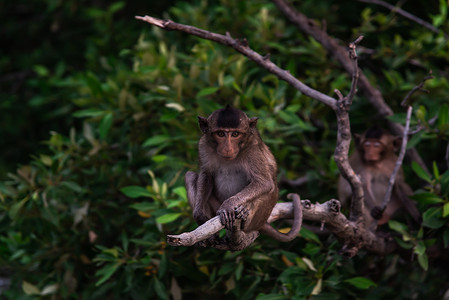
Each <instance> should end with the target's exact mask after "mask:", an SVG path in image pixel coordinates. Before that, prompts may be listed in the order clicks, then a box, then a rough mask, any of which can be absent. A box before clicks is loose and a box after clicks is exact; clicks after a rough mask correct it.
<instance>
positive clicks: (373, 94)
mask: <svg viewBox="0 0 449 300" xmlns="http://www.w3.org/2000/svg"><path fill="white" fill-rule="evenodd" d="M272 1H273V3H274V4H275V5H276V6H277V7H278V8H279V10H280V11H281V12H282V13H283V14H284V15H285V16H286V17H287V18H288V19H289V20H290V21H291V22H292V23H293V24H295V25H296V26H297V27H298V28H299V29H300V30H301V31H302V32H304V33H305V34H307V35H309V36H311V37H313V38H314V39H315V40H316V41H317V42H319V43H320V44H321V45H322V46H323V47H324V48H325V49H326V50H327V51H328V52H329V53H330V54H331V55H332V56H333V57H335V58H336V59H337V60H338V61H339V62H340V64H341V65H342V66H343V68H344V69H345V70H346V71H347V72H348V73H349V74H353V63H352V61H351V58H350V57H348V55H347V52H346V49H345V47H344V46H342V45H340V44H339V43H338V41H337V40H336V39H334V38H332V37H330V36H329V35H328V34H327V32H326V31H325V30H323V29H321V28H320V27H319V26H318V25H317V24H316V23H315V22H314V21H313V20H311V19H309V18H307V17H306V16H305V15H303V14H302V13H300V12H299V11H297V10H296V9H295V8H294V7H293V6H292V5H290V4H289V3H288V2H287V1H286V0H272ZM359 73H360V75H359V76H360V77H359V80H358V85H359V87H360V89H361V90H362V92H363V94H364V95H365V97H367V99H368V101H369V102H370V103H371V105H372V106H373V107H374V108H375V109H376V110H377V112H378V114H379V116H380V117H381V118H384V119H386V118H387V117H388V116H391V115H393V110H392V109H391V108H390V107H389V106H388V105H387V104H386V102H385V100H384V98H383V97H382V93H381V92H380V91H379V90H378V89H376V88H375V87H373V86H372V85H371V83H370V82H369V80H368V78H367V77H366V76H365V75H364V74H363V72H361V71H360V70H359ZM387 122H388V126H389V127H390V129H391V132H392V133H393V134H396V135H402V133H403V132H404V128H403V127H402V125H401V124H398V123H394V122H391V121H389V120H387ZM407 154H408V155H409V156H410V158H411V159H412V160H414V161H416V162H417V163H418V164H419V165H420V166H421V167H422V168H423V169H424V170H427V166H426V165H425V163H424V162H423V160H422V159H421V157H420V156H419V154H418V152H417V151H416V150H415V149H409V151H407Z"/></svg>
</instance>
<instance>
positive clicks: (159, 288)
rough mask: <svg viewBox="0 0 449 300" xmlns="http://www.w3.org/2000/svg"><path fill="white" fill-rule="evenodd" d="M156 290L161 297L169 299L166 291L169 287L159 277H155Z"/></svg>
mask: <svg viewBox="0 0 449 300" xmlns="http://www.w3.org/2000/svg"><path fill="white" fill-rule="evenodd" d="M154 291H155V292H156V294H157V295H158V297H159V299H168V295H167V292H166V291H167V288H166V287H165V286H164V284H163V283H162V282H161V281H160V280H159V279H158V278H157V277H154Z"/></svg>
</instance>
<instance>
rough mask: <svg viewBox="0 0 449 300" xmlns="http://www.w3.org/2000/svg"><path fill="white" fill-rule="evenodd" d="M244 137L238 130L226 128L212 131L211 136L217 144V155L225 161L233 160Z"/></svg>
mask: <svg viewBox="0 0 449 300" xmlns="http://www.w3.org/2000/svg"><path fill="white" fill-rule="evenodd" d="M244 135H245V134H244V133H242V132H240V131H238V130H235V129H228V128H223V129H219V130H216V131H214V132H213V133H212V136H213V138H214V140H215V142H217V148H216V151H217V154H218V155H219V156H220V157H222V158H224V159H225V160H233V159H235V158H236V157H237V156H238V154H239V152H240V146H241V144H242V141H243V138H244Z"/></svg>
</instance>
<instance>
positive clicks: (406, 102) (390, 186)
mask: <svg viewBox="0 0 449 300" xmlns="http://www.w3.org/2000/svg"><path fill="white" fill-rule="evenodd" d="M431 74H432V71H430V72H429V75H428V76H426V77H424V78H423V80H422V81H421V82H420V83H419V84H418V85H416V86H415V87H414V88H413V89H412V90H411V91H410V92H408V93H407V95H406V96H405V97H404V100H402V102H401V105H402V106H407V117H406V119H405V128H404V132H403V134H402V145H401V150H400V152H399V156H398V159H397V160H396V164H395V166H394V169H393V173H392V174H391V176H390V179H389V181H388V188H387V191H386V193H385V196H384V200H383V202H382V206H381V209H382V210H385V208H386V207H387V205H388V203H389V202H390V199H391V193H392V191H393V187H394V182H395V180H396V175H397V173H398V172H399V169H400V168H401V165H402V161H403V160H404V156H405V150H406V149H407V137H408V132H409V129H410V119H411V116H412V111H413V107H412V105H411V97H412V95H413V94H414V93H415V92H417V91H425V90H423V86H424V83H425V82H426V80H429V79H432V78H433V76H432V75H431ZM425 92H426V91H425Z"/></svg>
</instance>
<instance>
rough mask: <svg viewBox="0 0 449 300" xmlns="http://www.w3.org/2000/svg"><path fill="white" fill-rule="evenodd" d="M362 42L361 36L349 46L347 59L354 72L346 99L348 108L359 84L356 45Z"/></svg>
mask: <svg viewBox="0 0 449 300" xmlns="http://www.w3.org/2000/svg"><path fill="white" fill-rule="evenodd" d="M362 40H363V35H361V36H359V37H358V38H357V39H356V40H355V41H354V42H352V43H350V44H349V57H350V58H351V59H352V60H353V64H354V71H353V72H352V84H351V90H350V92H349V94H348V97H347V99H346V101H347V103H346V105H348V106H350V105H351V104H352V100H353V99H354V96H355V94H356V93H357V84H358V82H359V67H358V59H357V51H356V48H357V45H358V44H359V43H360V42H361V41H362Z"/></svg>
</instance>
